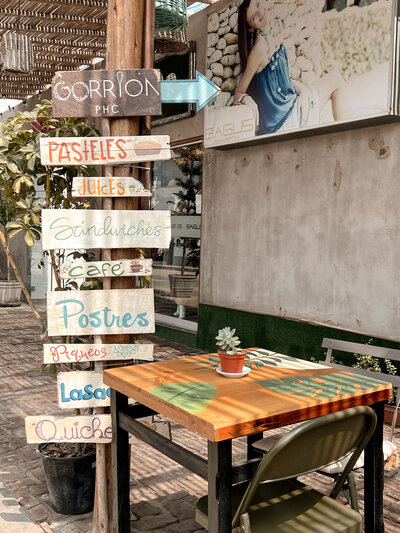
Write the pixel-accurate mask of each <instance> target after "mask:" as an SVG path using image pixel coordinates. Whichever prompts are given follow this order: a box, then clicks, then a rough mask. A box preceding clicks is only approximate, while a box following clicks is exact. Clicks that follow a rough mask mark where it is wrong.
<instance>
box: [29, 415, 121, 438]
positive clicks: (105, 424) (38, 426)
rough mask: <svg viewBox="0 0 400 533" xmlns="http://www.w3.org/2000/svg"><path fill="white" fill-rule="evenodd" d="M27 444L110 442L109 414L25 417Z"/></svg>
mask: <svg viewBox="0 0 400 533" xmlns="http://www.w3.org/2000/svg"><path fill="white" fill-rule="evenodd" d="M25 430H26V440H27V442H28V444H38V443H41V442H93V443H97V442H99V443H103V444H105V443H107V442H111V437H112V427H111V416H110V415H91V416H69V417H67V418H63V417H55V416H51V415H40V416H27V417H25Z"/></svg>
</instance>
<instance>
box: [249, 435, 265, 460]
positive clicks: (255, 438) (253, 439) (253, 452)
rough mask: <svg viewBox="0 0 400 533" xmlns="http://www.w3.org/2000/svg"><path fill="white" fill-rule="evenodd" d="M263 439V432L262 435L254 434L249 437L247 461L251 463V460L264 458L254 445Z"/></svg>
mask: <svg viewBox="0 0 400 533" xmlns="http://www.w3.org/2000/svg"><path fill="white" fill-rule="evenodd" d="M262 438H263V432H262V431H261V432H260V433H253V434H252V435H247V460H248V461H250V460H251V459H257V458H258V457H262V456H263V455H264V454H263V453H262V452H260V451H259V450H256V449H255V448H253V446H252V444H253V443H254V442H257V441H258V440H261V439H262Z"/></svg>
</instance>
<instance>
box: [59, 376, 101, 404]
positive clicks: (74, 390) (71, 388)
mask: <svg viewBox="0 0 400 533" xmlns="http://www.w3.org/2000/svg"><path fill="white" fill-rule="evenodd" d="M110 396H111V393H110V387H108V385H104V383H103V372H91V371H83V370H78V371H76V372H59V373H58V374H57V398H58V407H60V409H75V408H77V409H79V408H81V407H82V408H86V407H108V406H109V405H110Z"/></svg>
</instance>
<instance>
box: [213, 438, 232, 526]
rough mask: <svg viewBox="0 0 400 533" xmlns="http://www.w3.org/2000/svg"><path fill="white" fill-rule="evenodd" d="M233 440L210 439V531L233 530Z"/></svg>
mask: <svg viewBox="0 0 400 533" xmlns="http://www.w3.org/2000/svg"><path fill="white" fill-rule="evenodd" d="M231 491H232V441H231V440H223V441H221V442H212V441H208V531H209V533H231V531H232V494H231Z"/></svg>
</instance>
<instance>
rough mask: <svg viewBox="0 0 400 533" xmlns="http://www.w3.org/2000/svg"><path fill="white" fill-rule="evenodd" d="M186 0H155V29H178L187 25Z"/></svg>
mask: <svg viewBox="0 0 400 533" xmlns="http://www.w3.org/2000/svg"><path fill="white" fill-rule="evenodd" d="M188 21H189V19H188V16H187V0H156V31H157V32H160V31H161V32H162V31H178V30H182V29H183V28H186V26H187V25H188Z"/></svg>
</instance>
